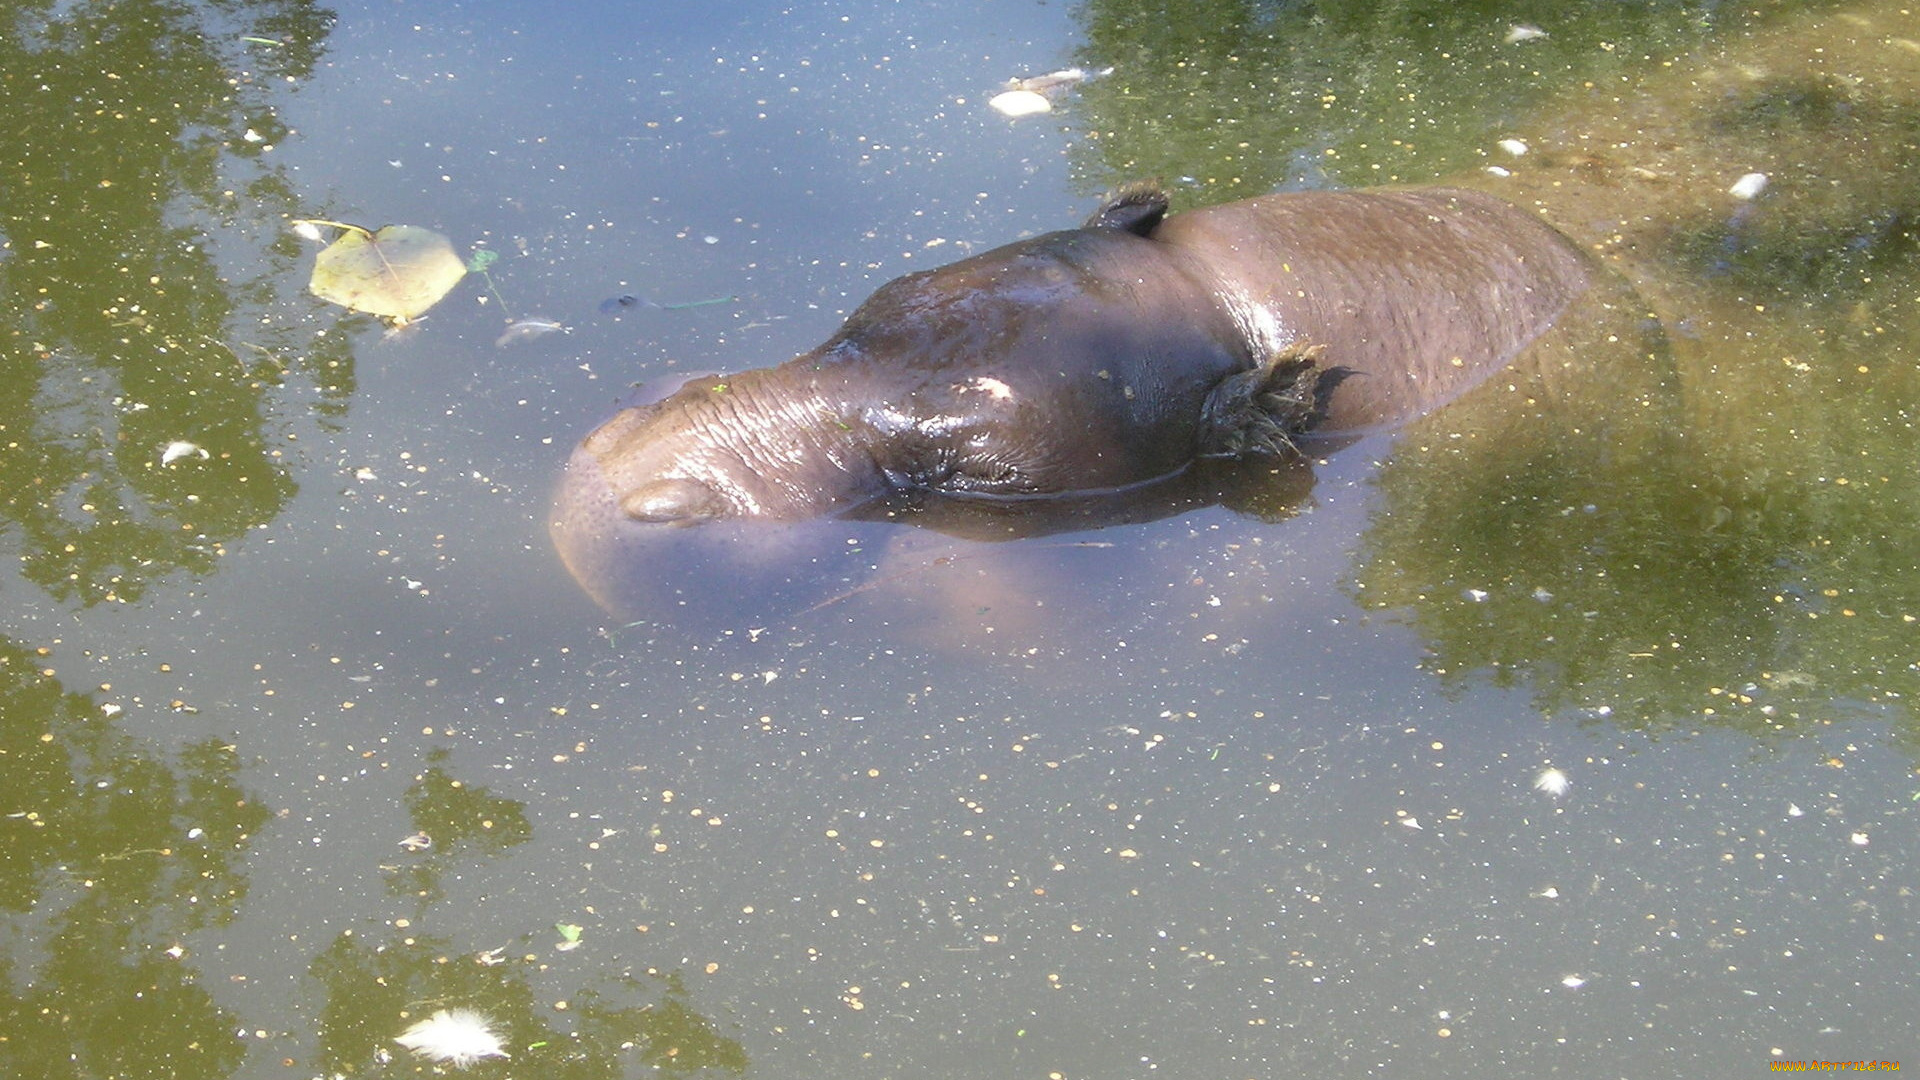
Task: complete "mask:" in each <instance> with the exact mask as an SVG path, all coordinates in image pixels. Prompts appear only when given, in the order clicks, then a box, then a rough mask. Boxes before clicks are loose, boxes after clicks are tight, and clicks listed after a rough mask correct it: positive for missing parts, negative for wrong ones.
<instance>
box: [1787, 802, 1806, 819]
mask: <svg viewBox="0 0 1920 1080" xmlns="http://www.w3.org/2000/svg"><path fill="white" fill-rule="evenodd" d="M1805 815H1806V811H1805V810H1802V809H1800V804H1799V803H1788V804H1787V816H1788V817H1803V816H1805Z"/></svg>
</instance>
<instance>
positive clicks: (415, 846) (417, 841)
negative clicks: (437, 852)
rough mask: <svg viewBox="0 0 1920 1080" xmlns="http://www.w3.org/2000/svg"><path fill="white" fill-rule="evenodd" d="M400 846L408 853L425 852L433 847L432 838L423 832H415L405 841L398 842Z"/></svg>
mask: <svg viewBox="0 0 1920 1080" xmlns="http://www.w3.org/2000/svg"><path fill="white" fill-rule="evenodd" d="M400 846H401V847H403V848H405V849H406V850H408V851H425V850H427V849H428V848H430V847H432V846H433V837H431V836H428V835H427V834H426V833H423V832H417V833H414V834H413V835H412V836H409V837H407V838H406V839H405V840H402V841H400Z"/></svg>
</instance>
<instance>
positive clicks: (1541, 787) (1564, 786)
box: [1533, 767, 1573, 799]
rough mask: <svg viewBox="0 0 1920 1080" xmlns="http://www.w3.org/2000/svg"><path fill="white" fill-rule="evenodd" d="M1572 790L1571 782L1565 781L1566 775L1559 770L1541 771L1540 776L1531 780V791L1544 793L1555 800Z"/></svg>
mask: <svg viewBox="0 0 1920 1080" xmlns="http://www.w3.org/2000/svg"><path fill="white" fill-rule="evenodd" d="M1572 789H1573V781H1572V780H1569V779H1567V774H1566V773H1563V772H1561V771H1560V770H1559V769H1555V768H1551V767H1549V768H1545V769H1542V770H1540V775H1539V776H1536V777H1534V778H1533V790H1535V791H1544V792H1546V793H1547V794H1549V795H1551V796H1553V797H1554V798H1556V799H1557V798H1559V797H1560V796H1562V795H1565V794H1566V793H1567V792H1568V791H1570V790H1572Z"/></svg>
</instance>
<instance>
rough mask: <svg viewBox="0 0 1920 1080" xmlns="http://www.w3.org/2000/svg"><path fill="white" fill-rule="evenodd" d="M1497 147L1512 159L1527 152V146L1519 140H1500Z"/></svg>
mask: <svg viewBox="0 0 1920 1080" xmlns="http://www.w3.org/2000/svg"><path fill="white" fill-rule="evenodd" d="M1499 147H1500V149H1502V150H1505V151H1506V152H1507V153H1509V154H1512V155H1513V156H1514V157H1520V156H1521V155H1523V154H1525V153H1526V152H1527V144H1526V143H1523V142H1521V141H1520V140H1519V139H1501V140H1500V142H1499Z"/></svg>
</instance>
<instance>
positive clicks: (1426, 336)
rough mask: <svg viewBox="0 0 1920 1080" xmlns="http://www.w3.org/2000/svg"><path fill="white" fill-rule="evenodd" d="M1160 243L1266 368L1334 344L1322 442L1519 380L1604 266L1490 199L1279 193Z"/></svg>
mask: <svg viewBox="0 0 1920 1080" xmlns="http://www.w3.org/2000/svg"><path fill="white" fill-rule="evenodd" d="M1151 237H1152V239H1153V240H1154V241H1156V242H1158V243H1162V244H1166V245H1168V246H1170V247H1173V248H1176V249H1180V250H1182V251H1184V252H1187V253H1189V254H1191V255H1192V256H1194V257H1195V260H1196V261H1197V262H1198V263H1199V264H1200V265H1201V266H1203V267H1204V268H1205V270H1206V272H1207V273H1208V274H1209V275H1211V278H1212V282H1213V292H1214V295H1215V296H1216V297H1217V299H1218V302H1219V303H1221V304H1223V305H1225V306H1226V308H1227V310H1228V312H1229V313H1230V315H1231V317H1232V318H1233V319H1234V320H1235V321H1236V322H1238V323H1239V325H1240V327H1241V332H1242V333H1243V334H1244V335H1245V336H1246V339H1247V341H1248V342H1249V345H1250V347H1251V350H1252V352H1253V354H1254V355H1256V356H1258V355H1263V354H1273V353H1277V352H1280V351H1282V350H1284V349H1287V348H1289V347H1298V346H1301V345H1318V346H1322V347H1324V352H1323V353H1322V355H1321V357H1320V361H1321V363H1322V364H1323V365H1327V366H1331V367H1336V368H1344V369H1347V370H1349V371H1351V372H1353V377H1352V378H1349V379H1347V380H1345V381H1343V382H1341V383H1340V384H1339V385H1338V386H1337V387H1335V389H1334V390H1333V392H1332V393H1331V394H1330V395H1329V397H1328V400H1327V401H1326V402H1324V403H1323V407H1324V409H1325V417H1324V419H1323V420H1322V421H1321V423H1320V424H1319V425H1318V430H1322V431H1329V432H1347V431H1357V430H1365V429H1368V428H1377V427H1388V426H1392V425H1395V424H1399V423H1404V422H1405V421H1407V420H1410V419H1412V418H1413V417H1415V416H1418V415H1420V414H1422V413H1424V412H1427V411H1429V410H1432V409H1434V408H1438V407H1439V406H1441V405H1444V404H1446V403H1447V402H1449V401H1452V400H1453V399H1454V398H1456V397H1458V396H1460V395H1461V394H1463V393H1465V392H1466V391H1467V390H1469V389H1472V388H1473V387H1474V386H1475V385H1477V384H1478V383H1480V382H1481V381H1482V380H1484V379H1485V378H1486V377H1487V376H1488V375H1490V374H1492V373H1493V372H1495V371H1498V370H1499V369H1500V368H1502V367H1504V366H1505V365H1506V364H1507V363H1508V362H1509V361H1511V360H1512V359H1513V358H1514V357H1515V356H1517V355H1518V354H1519V353H1520V352H1521V351H1522V350H1523V349H1525V348H1526V346H1527V345H1528V344H1529V343H1531V342H1532V341H1533V340H1534V339H1535V338H1537V337H1539V336H1540V335H1541V334H1542V333H1544V332H1545V331H1546V330H1547V329H1548V328H1549V327H1551V326H1552V325H1553V321H1554V319H1555V318H1556V317H1557V316H1558V315H1559V314H1560V312H1561V311H1562V310H1563V309H1564V308H1565V307H1566V306H1567V304H1568V303H1570V302H1571V301H1572V300H1573V299H1574V298H1576V297H1578V296H1579V295H1581V294H1582V293H1583V292H1585V291H1586V289H1587V287H1588V285H1589V284H1590V282H1591V281H1592V277H1593V273H1594V270H1593V267H1592V264H1591V262H1590V261H1589V260H1588V259H1587V258H1586V256H1585V255H1584V254H1582V253H1581V252H1580V251H1579V249H1577V248H1576V247H1575V246H1574V245H1573V244H1572V243H1571V242H1570V241H1568V240H1567V239H1566V237H1564V236H1562V235H1561V234H1559V233H1558V232H1555V231H1554V230H1553V229H1552V228H1550V227H1549V226H1547V225H1546V224H1545V223H1543V222H1541V221H1540V220H1539V219H1538V218H1536V217H1534V216H1533V215H1532V214H1529V213H1527V212H1526V211H1524V210H1521V209H1520V208H1518V207H1515V206H1513V205H1511V204H1509V203H1505V202H1501V201H1499V200H1498V199H1494V198H1492V197H1490V196H1487V195H1481V194H1478V193H1475V192H1470V191H1462V190H1458V189H1453V188H1410V189H1404V190H1393V189H1387V190H1373V191H1353V192H1301V193H1295V194H1284V195H1269V196H1265V197H1263V198H1257V199H1248V200H1245V201H1242V202H1236V203H1228V204H1225V205H1222V206H1214V207H1209V208H1206V209H1202V210H1192V211H1187V212H1185V213H1180V214H1174V215H1172V216H1170V217H1168V218H1166V220H1165V221H1163V222H1161V223H1160V225H1159V226H1158V227H1157V228H1155V229H1154V230H1153V232H1152V233H1151Z"/></svg>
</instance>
